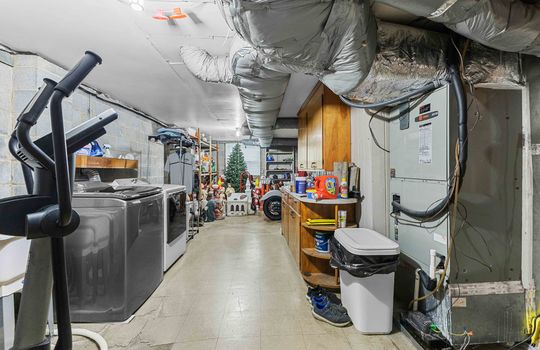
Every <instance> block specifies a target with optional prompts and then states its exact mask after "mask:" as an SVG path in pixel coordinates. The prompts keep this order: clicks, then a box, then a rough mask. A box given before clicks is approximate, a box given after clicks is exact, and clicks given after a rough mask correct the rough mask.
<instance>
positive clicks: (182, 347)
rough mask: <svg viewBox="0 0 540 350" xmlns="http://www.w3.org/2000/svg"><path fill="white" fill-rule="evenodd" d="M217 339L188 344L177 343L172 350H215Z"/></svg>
mask: <svg viewBox="0 0 540 350" xmlns="http://www.w3.org/2000/svg"><path fill="white" fill-rule="evenodd" d="M216 343H217V339H207V340H197V341H190V342H186V343H176V344H174V345H173V346H172V349H171V350H214V349H215V348H216Z"/></svg>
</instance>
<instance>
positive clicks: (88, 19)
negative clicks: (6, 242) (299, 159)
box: [0, 0, 317, 139]
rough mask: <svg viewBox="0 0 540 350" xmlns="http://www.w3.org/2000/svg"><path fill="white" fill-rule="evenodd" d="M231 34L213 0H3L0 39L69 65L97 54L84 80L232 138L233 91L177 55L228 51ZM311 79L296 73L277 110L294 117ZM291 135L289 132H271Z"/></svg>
mask: <svg viewBox="0 0 540 350" xmlns="http://www.w3.org/2000/svg"><path fill="white" fill-rule="evenodd" d="M175 7H180V8H182V10H183V11H184V12H185V13H187V14H188V18H184V19H178V20H176V21H174V22H170V21H169V22H168V21H158V20H155V19H153V18H152V15H154V14H155V13H156V12H157V11H158V10H159V9H163V10H171V9H173V8H175ZM232 37H233V32H232V31H230V29H229V28H228V26H227V25H226V23H225V21H224V20H223V18H222V16H221V14H220V12H219V9H218V7H217V5H215V4H214V2H213V1H205V0H202V1H166V0H163V1H152V0H145V1H144V11H141V12H137V11H134V10H132V9H131V8H130V7H129V5H128V4H127V3H126V2H124V1H119V0H77V1H73V0H50V1H35V0H34V1H33V0H2V1H1V2H0V44H4V45H7V46H9V47H10V48H12V49H15V50H20V51H31V52H35V53H37V54H39V55H41V56H43V57H45V58H47V59H49V60H51V61H53V62H55V63H58V64H59V65H61V66H64V67H71V66H72V65H73V64H74V63H75V62H76V61H77V60H78V59H79V58H80V57H81V55H82V54H83V52H84V51H86V50H92V51H95V52H96V53H98V54H99V55H101V56H102V58H103V65H101V66H99V67H98V68H97V69H95V70H94V71H93V72H92V73H91V75H90V76H89V77H88V78H87V80H86V81H85V82H86V84H87V85H89V86H92V87H94V88H96V89H97V90H100V91H103V92H105V93H107V94H108V95H110V96H111V97H113V98H115V99H118V100H120V101H122V102H124V103H126V104H128V105H131V106H133V107H135V108H137V109H139V110H141V111H144V112H146V113H148V114H150V115H152V116H154V117H156V118H158V119H160V120H162V121H164V122H167V123H174V124H176V125H178V126H184V127H188V126H193V127H200V128H201V129H203V131H204V132H205V133H207V134H209V135H212V136H213V137H214V139H232V138H235V132H236V128H238V127H240V126H241V125H242V124H243V123H244V120H245V117H244V113H243V111H242V106H241V103H240V99H239V97H238V91H237V89H236V88H235V87H233V86H231V85H223V84H219V85H218V84H211V83H204V82H201V81H199V80H197V79H196V78H194V77H193V76H192V75H191V74H190V73H189V72H188V71H187V69H186V68H185V66H184V65H183V63H182V62H181V61H180V58H179V54H178V49H179V46H181V45H192V46H197V47H201V48H204V49H206V50H208V51H209V52H210V53H211V54H214V55H226V54H227V53H228V52H229V48H230V45H231V42H232ZM316 82H317V79H316V78H314V77H309V76H304V75H302V74H294V75H293V77H292V79H291V82H290V84H289V87H288V89H287V93H286V95H285V99H284V102H283V105H282V109H281V112H280V116H281V117H294V116H296V113H297V111H298V109H299V107H300V106H301V104H302V103H303V101H304V100H305V98H306V97H307V96H308V95H309V93H310V92H311V90H312V88H313V87H314V85H315V83H316ZM276 133H277V135H276V136H277V137H284V136H286V137H295V135H296V131H294V130H281V131H280V130H276Z"/></svg>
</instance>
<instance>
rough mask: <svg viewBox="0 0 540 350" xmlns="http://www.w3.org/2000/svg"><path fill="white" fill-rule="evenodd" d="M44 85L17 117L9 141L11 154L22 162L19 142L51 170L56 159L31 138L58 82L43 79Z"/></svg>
mask: <svg viewBox="0 0 540 350" xmlns="http://www.w3.org/2000/svg"><path fill="white" fill-rule="evenodd" d="M43 83H44V84H43V85H42V86H41V88H40V89H39V90H38V92H37V93H36V94H35V95H34V97H33V98H32V100H31V101H30V102H29V103H28V105H27V106H26V107H25V109H24V110H23V112H22V113H21V115H19V117H18V118H17V125H16V126H15V131H14V132H13V134H12V135H11V139H10V141H9V146H10V148H9V150H10V152H11V154H13V156H14V157H15V158H17V159H19V160H20V161H21V162H23V163H24V161H23V160H22V159H20V157H19V155H17V148H18V144H20V145H21V146H22V147H24V148H25V149H26V150H28V153H30V154H31V155H32V156H33V157H34V158H35V159H37V160H38V161H39V162H40V163H41V164H42V165H43V166H44V167H45V168H47V169H49V170H50V171H53V170H54V161H53V160H52V159H51V158H50V157H49V156H48V155H46V154H45V153H44V152H43V151H42V150H41V149H40V148H39V147H37V146H36V145H35V144H34V142H32V139H31V138H30V129H31V128H32V127H33V126H34V125H36V123H37V121H38V119H39V117H40V116H41V113H43V110H45V107H47V103H49V99H50V98H51V96H52V94H53V93H54V88H55V86H56V82H55V81H52V80H51V79H43Z"/></svg>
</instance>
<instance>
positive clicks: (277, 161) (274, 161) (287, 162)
mask: <svg viewBox="0 0 540 350" xmlns="http://www.w3.org/2000/svg"><path fill="white" fill-rule="evenodd" d="M292 162H293V160H267V161H266V164H271V163H274V164H276V163H282V164H289V163H292Z"/></svg>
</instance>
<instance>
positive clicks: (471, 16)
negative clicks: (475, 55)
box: [377, 0, 540, 56]
mask: <svg viewBox="0 0 540 350" xmlns="http://www.w3.org/2000/svg"><path fill="white" fill-rule="evenodd" d="M377 2H379V3H383V4H387V5H390V6H392V7H395V8H398V9H400V10H403V11H406V12H409V13H412V14H414V15H417V16H422V17H427V18H428V19H430V20H432V21H435V22H439V23H443V24H444V25H446V26H447V27H448V28H450V29H452V30H453V31H455V32H456V33H459V34H461V35H463V36H465V37H467V38H469V39H471V40H474V41H478V42H479V43H482V44H484V45H486V46H489V47H492V48H495V49H498V50H502V51H510V52H519V53H524V54H530V55H535V56H540V4H538V3H537V2H535V3H531V2H525V1H520V0H416V1H404V0H377Z"/></svg>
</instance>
